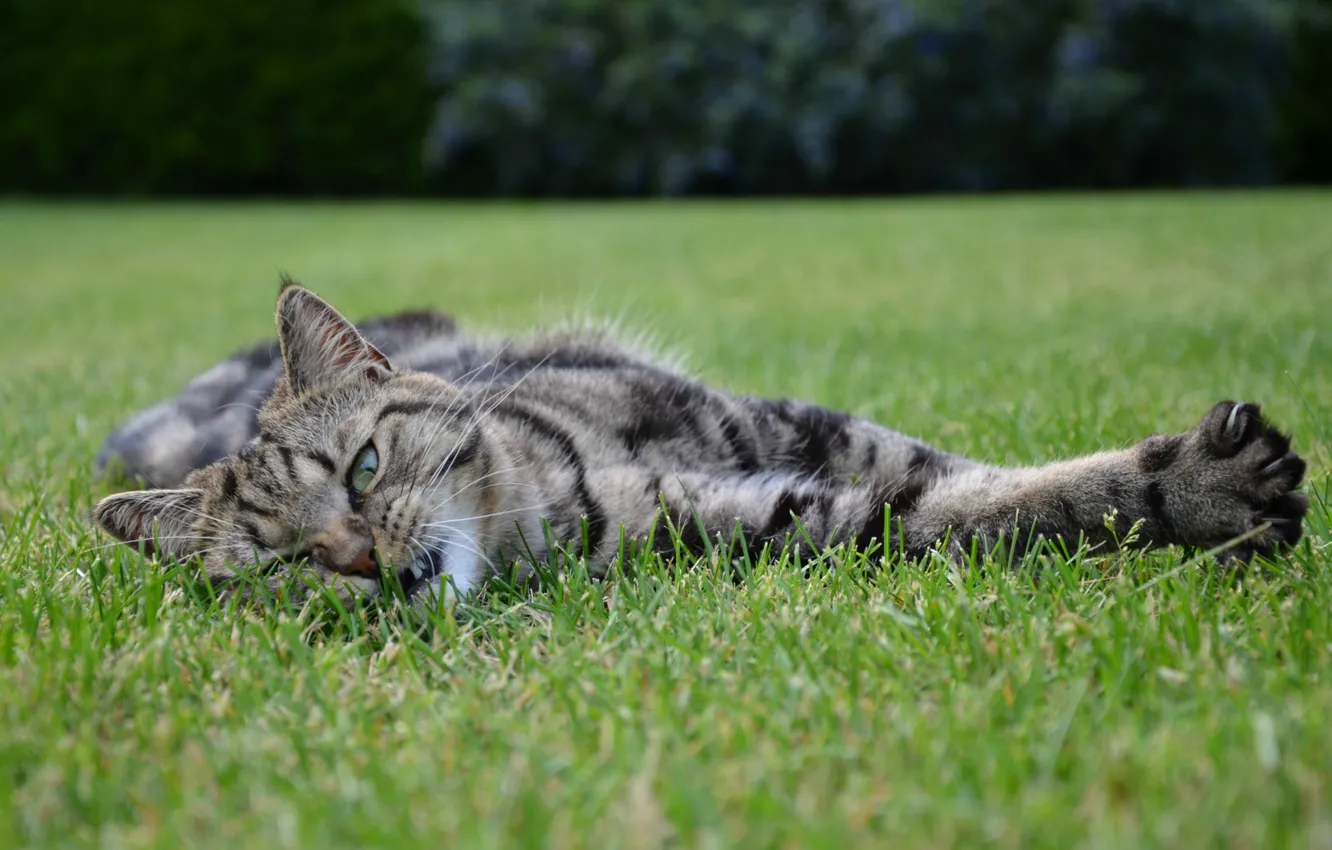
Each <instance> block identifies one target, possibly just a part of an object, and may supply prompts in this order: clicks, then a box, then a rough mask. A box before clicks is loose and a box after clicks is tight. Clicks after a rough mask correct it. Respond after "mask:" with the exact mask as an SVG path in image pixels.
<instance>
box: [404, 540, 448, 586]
mask: <svg viewBox="0 0 1332 850" xmlns="http://www.w3.org/2000/svg"><path fill="white" fill-rule="evenodd" d="M443 573H444V544H443V543H436V544H434V545H433V546H429V547H427V548H426V549H425V551H423V552H422V553H421V554H419V555H417V556H416V558H415V559H414V560H413V561H412V565H411V566H410V567H407V568H406V569H405V570H402V571H401V572H399V573H398V584H399V585H401V586H402V592H403V595H404V596H408V597H410V596H412V595H413V594H416V593H420V592H421V591H423V590H425V589H426V588H427V587H429V586H430V583H431V582H433V581H434V580H435V579H436V578H437V577H438V576H440V575H442V574H443Z"/></svg>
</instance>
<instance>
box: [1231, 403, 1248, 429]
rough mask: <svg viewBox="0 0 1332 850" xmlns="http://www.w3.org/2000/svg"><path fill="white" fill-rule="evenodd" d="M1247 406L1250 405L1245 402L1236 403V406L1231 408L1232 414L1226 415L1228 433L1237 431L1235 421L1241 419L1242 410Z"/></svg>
mask: <svg viewBox="0 0 1332 850" xmlns="http://www.w3.org/2000/svg"><path fill="white" fill-rule="evenodd" d="M1247 406H1248V405H1245V404H1237V405H1235V406H1234V407H1232V408H1230V416H1228V417H1226V433H1227V434H1233V433H1235V422H1236V420H1238V419H1239V415H1240V413H1241V412H1242V411H1243V410H1244V408H1245V407H1247Z"/></svg>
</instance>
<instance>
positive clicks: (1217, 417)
mask: <svg viewBox="0 0 1332 850" xmlns="http://www.w3.org/2000/svg"><path fill="white" fill-rule="evenodd" d="M1137 452H1138V456H1139V460H1140V462H1141V464H1142V467H1143V469H1144V471H1146V472H1148V473H1149V477H1150V479H1151V480H1150V483H1149V484H1148V485H1147V501H1148V506H1149V508H1150V510H1151V513H1152V516H1153V519H1154V521H1155V523H1156V524H1157V527H1158V528H1159V529H1160V530H1161V532H1162V533H1163V534H1164V536H1165V537H1166V538H1168V539H1169V542H1171V543H1181V544H1184V545H1187V546H1196V547H1199V548H1204V549H1209V548H1213V547H1216V546H1221V545H1223V544H1225V543H1228V542H1231V541H1235V540H1237V539H1240V538H1243V539H1242V540H1240V541H1239V542H1238V543H1236V544H1235V545H1234V546H1232V547H1230V548H1228V549H1227V550H1226V551H1225V552H1224V553H1223V554H1222V555H1221V557H1222V559H1223V560H1235V559H1239V560H1245V561H1247V560H1248V559H1249V558H1251V557H1252V556H1254V555H1264V556H1269V555H1271V554H1273V553H1274V552H1276V551H1277V550H1278V549H1280V548H1282V547H1283V546H1292V545H1294V544H1295V543H1296V542H1298V541H1299V539H1300V535H1301V533H1302V531H1303V523H1304V514H1305V513H1306V512H1307V511H1308V509H1309V502H1308V499H1306V498H1305V496H1304V495H1303V494H1302V493H1299V492H1297V489H1296V488H1298V487H1299V486H1300V482H1301V480H1302V479H1303V478H1304V467H1305V465H1304V461H1303V460H1302V459H1301V458H1300V456H1299V455H1297V454H1296V453H1295V452H1294V451H1293V450H1292V449H1291V447H1290V438H1289V437H1287V436H1286V435H1284V434H1282V433H1281V432H1279V431H1277V430H1276V429H1275V428H1273V427H1272V426H1270V425H1269V424H1268V423H1267V421H1266V420H1265V419H1263V416H1262V412H1261V410H1260V408H1259V406H1258V405H1257V404H1254V403H1252V402H1240V403H1236V402H1233V401H1223V402H1221V403H1220V404H1218V405H1216V406H1215V407H1213V408H1212V409H1211V410H1210V411H1208V412H1207V415H1206V416H1204V417H1203V418H1202V421H1201V422H1199V423H1198V425H1197V426H1196V427H1195V428H1193V430H1191V431H1187V432H1185V433H1183V434H1177V435H1173V436H1156V437H1149V438H1148V439H1147V440H1144V441H1143V442H1142V443H1141V444H1139V446H1138V448H1137Z"/></svg>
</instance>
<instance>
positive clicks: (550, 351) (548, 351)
mask: <svg viewBox="0 0 1332 850" xmlns="http://www.w3.org/2000/svg"><path fill="white" fill-rule="evenodd" d="M356 327H357V329H358V330H359V331H360V332H361V333H362V334H364V335H365V337H366V338H367V339H369V340H370V342H371V343H372V344H374V345H375V347H376V348H378V349H379V350H380V351H382V352H383V353H384V354H385V355H386V356H387V357H388V358H389V360H390V361H392V362H393V363H394V364H395V365H396V366H398V367H399V368H406V369H412V370H414V371H422V372H429V373H431V374H433V375H436V376H438V377H440V378H443V379H444V380H447V381H449V382H451V383H454V384H457V385H459V386H463V387H466V388H468V389H471V390H475V391H481V392H485V391H488V390H491V389H500V390H504V389H506V388H512V387H514V386H515V385H519V384H524V383H527V382H529V381H531V379H532V378H534V377H536V376H544V377H552V376H555V375H559V376H560V378H561V382H562V383H564V382H567V381H569V379H570V378H572V380H573V383H574V384H576V385H579V386H582V387H584V388H587V389H593V388H595V387H597V386H608V385H610V384H613V383H614V382H616V381H619V380H621V379H622V378H623V376H625V375H628V374H630V373H634V372H641V371H643V370H648V371H651V372H654V373H656V374H658V375H662V376H667V375H672V374H674V373H675V372H676V371H677V370H678V365H677V364H675V363H673V362H671V361H670V360H669V359H668V358H663V357H660V356H657V355H654V354H653V353H651V350H650V348H649V347H648V346H646V345H644V344H643V343H642V342H641V341H635V340H633V339H626V338H625V337H622V336H621V335H619V334H617V333H616V332H615V331H614V329H613V328H612V327H611V326H610V325H607V324H603V323H596V322H588V321H585V322H580V323H570V324H565V325H562V326H560V327H558V328H555V329H552V330H537V331H533V332H531V333H529V334H525V335H514V336H498V335H496V336H491V335H472V334H467V333H464V332H463V331H462V330H461V329H460V328H459V327H458V324H457V323H456V322H455V321H454V319H453V318H452V317H451V316H448V315H446V314H444V313H441V312H438V311H435V310H413V311H407V312H402V313H397V314H394V315H390V316H383V317H378V318H373V319H368V320H364V321H361V322H358V323H356ZM281 372H282V356H281V350H280V348H279V346H278V343H277V341H276V340H269V341H265V342H262V343H259V344H257V345H252V346H249V347H247V348H245V349H242V350H240V351H238V352H236V353H235V354H233V355H231V356H230V357H228V358H227V359H225V360H223V361H222V362H220V363H218V364H216V365H215V366H213V367H211V368H210V369H208V370H206V371H204V372H203V373H201V374H199V375H197V376H196V377H195V378H193V379H192V380H191V381H190V382H189V383H188V384H186V386H185V387H184V388H183V389H182V390H181V391H180V393H179V394H177V395H176V396H175V397H173V398H170V399H168V400H165V401H163V402H161V403H159V404H156V405H153V406H152V407H149V408H147V409H145V410H141V411H139V412H138V413H136V414H134V415H133V416H131V417H130V418H129V419H128V420H127V421H126V422H125V423H124V424H122V425H121V426H120V427H118V428H116V429H115V430H114V431H112V432H111V434H109V435H108V437H107V439H106V441H105V442H104V443H103V446H102V449H101V451H100V452H99V454H98V458H97V466H98V468H99V469H105V468H106V467H107V466H108V465H117V466H119V467H120V472H122V473H123V474H125V475H126V476H128V477H130V478H136V479H139V480H141V481H144V482H145V483H147V484H150V485H152V486H156V487H171V486H176V485H177V484H178V483H179V482H180V481H182V480H184V478H185V476H186V475H187V474H188V473H189V472H190V471H191V470H193V469H197V468H199V467H202V466H206V465H208V464H210V463H213V462H214V461H216V460H219V459H221V458H223V457H225V456H227V455H230V454H233V453H234V452H235V451H237V450H238V449H239V448H240V447H241V446H242V445H244V444H245V443H246V442H248V441H249V440H251V439H253V438H254V437H255V436H257V434H258V422H257V414H258V409H259V408H260V407H261V406H262V404H263V402H264V400H265V399H267V398H268V396H269V395H270V394H271V393H272V391H273V388H274V386H275V385H276V383H277V380H278V378H279V376H280V375H281Z"/></svg>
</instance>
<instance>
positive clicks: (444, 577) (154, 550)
mask: <svg viewBox="0 0 1332 850" xmlns="http://www.w3.org/2000/svg"><path fill="white" fill-rule="evenodd" d="M277 327H278V338H279V340H280V342H281V347H282V360H283V375H282V377H281V379H280V380H279V381H278V383H277V386H276V388H275V389H274V391H273V394H272V395H271V396H270V398H269V400H268V401H267V402H266V403H265V405H264V407H263V409H262V410H261V411H260V412H259V431H260V433H259V436H258V437H257V438H256V439H255V440H253V441H252V442H250V443H249V444H247V445H246V446H245V447H244V448H243V449H242V450H241V451H239V452H238V453H237V454H236V455H234V456H232V457H228V458H225V459H223V460H221V461H218V462H217V463H215V464H213V465H211V466H208V467H205V468H203V469H199V470H196V471H195V472H193V473H191V474H190V475H189V477H188V478H186V479H185V481H184V483H183V486H182V487H181V488H180V489H174V490H143V491H136V492H125V493H118V494H115V495H112V496H108V497H106V498H105V499H102V500H101V501H100V502H99V503H98V504H97V506H96V507H95V508H94V511H93V516H94V518H95V519H96V521H97V523H98V524H99V525H101V527H102V528H104V529H105V530H106V531H108V532H109V533H110V534H112V535H114V536H115V537H116V538H117V539H119V540H121V541H123V542H124V543H126V544H128V545H130V546H134V547H144V548H145V549H146V551H148V552H149V553H151V554H154V555H157V556H160V557H166V558H169V559H194V558H197V559H199V560H200V561H201V562H202V565H203V569H204V572H205V573H206V575H207V577H208V578H209V579H210V580H211V581H212V582H213V583H214V584H215V585H222V586H226V585H228V584H231V583H234V582H233V580H234V579H235V578H237V577H238V576H240V575H241V574H243V573H256V572H257V573H258V574H260V575H265V576H267V582H268V584H270V585H272V584H273V583H274V582H275V581H279V580H281V579H282V577H283V575H282V574H283V573H285V572H287V571H291V570H306V571H308V572H307V573H306V574H305V576H302V578H305V577H306V576H314V577H315V578H317V579H318V580H319V581H321V582H323V583H325V584H326V585H330V586H331V587H333V589H335V591H338V592H339V594H340V595H343V596H344V597H345V596H348V595H350V591H353V590H360V591H363V592H365V593H367V594H369V595H376V594H378V593H379V592H381V590H382V589H383V588H384V587H385V586H386V585H385V583H384V581H383V580H384V578H385V577H386V576H389V575H392V576H396V577H397V579H398V581H399V582H400V583H401V586H402V587H403V589H404V590H405V591H407V593H408V594H409V595H411V596H415V595H417V594H420V593H422V592H423V591H432V592H437V591H440V590H443V591H444V593H445V594H446V595H448V593H449V591H450V590H456V591H457V592H460V593H461V592H466V591H467V590H468V589H469V588H471V587H472V586H474V585H475V584H476V583H477V582H478V581H479V580H481V579H482V578H484V577H485V576H486V575H488V574H489V573H490V572H491V571H492V570H493V567H492V566H490V565H488V564H487V562H486V556H485V554H484V553H485V552H486V550H487V541H488V540H490V539H493V536H494V534H495V532H496V529H495V528H494V527H493V525H494V523H496V522H498V521H499V520H497V519H496V518H495V516H494V515H496V514H499V513H501V511H503V506H502V505H501V504H500V503H501V501H502V500H503V497H504V493H505V490H506V487H505V484H506V480H507V479H508V474H507V473H508V468H509V467H510V466H511V464H509V463H507V456H506V455H505V453H504V449H503V447H502V446H501V445H500V444H499V443H498V442H497V441H496V440H495V439H494V437H493V436H492V435H491V434H490V433H488V430H487V429H486V427H485V417H484V416H483V414H482V412H481V411H478V410H475V409H472V407H471V406H470V405H469V404H468V403H467V399H466V397H465V396H464V395H463V394H462V393H461V392H460V391H459V390H458V389H457V388H456V387H454V386H453V385H451V384H449V383H448V382H446V381H444V380H441V379H439V378H437V377H435V376H433V375H427V374H423V373H419V372H412V371H410V370H402V369H395V368H394V366H393V364H391V363H390V362H389V360H388V358H387V357H385V356H384V355H383V354H382V353H381V352H380V351H379V350H377V349H376V348H375V347H374V346H373V345H371V344H370V342H369V341H368V340H366V339H365V337H364V336H362V335H361V334H360V333H359V332H358V331H357V330H356V328H355V327H354V326H353V325H352V324H351V323H350V322H348V321H347V320H346V319H344V318H343V317H342V316H341V315H340V314H339V313H338V312H337V311H336V310H334V309H333V308H332V307H331V306H329V305H328V304H327V303H325V302H324V301H323V300H321V299H320V298H319V297H318V296H316V295H315V294H314V293H312V292H310V291H309V290H307V289H304V288H302V287H300V286H297V285H294V284H292V283H290V282H288V283H286V284H284V286H283V288H282V291H281V294H280V295H279V296H278V305H277ZM510 525H512V521H511V518H510Z"/></svg>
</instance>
